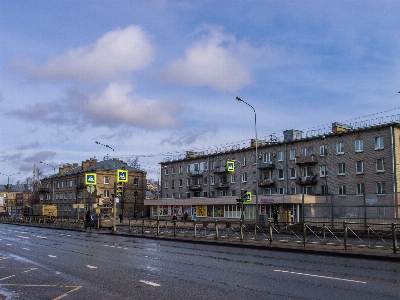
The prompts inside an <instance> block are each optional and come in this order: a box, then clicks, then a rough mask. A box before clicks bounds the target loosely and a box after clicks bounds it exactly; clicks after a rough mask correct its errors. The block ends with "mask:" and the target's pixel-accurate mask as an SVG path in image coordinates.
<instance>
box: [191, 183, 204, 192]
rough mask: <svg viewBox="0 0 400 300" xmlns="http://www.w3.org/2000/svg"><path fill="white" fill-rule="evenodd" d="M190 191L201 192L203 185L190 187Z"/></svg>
mask: <svg viewBox="0 0 400 300" xmlns="http://www.w3.org/2000/svg"><path fill="white" fill-rule="evenodd" d="M189 190H190V191H200V190H201V185H200V184H193V185H189Z"/></svg>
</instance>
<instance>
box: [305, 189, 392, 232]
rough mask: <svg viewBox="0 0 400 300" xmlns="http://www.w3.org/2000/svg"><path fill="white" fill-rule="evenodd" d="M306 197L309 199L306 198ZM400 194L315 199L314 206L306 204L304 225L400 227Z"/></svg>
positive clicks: (317, 197)
mask: <svg viewBox="0 0 400 300" xmlns="http://www.w3.org/2000/svg"><path fill="white" fill-rule="evenodd" d="M305 197H306V196H305ZM399 197H400V194H397V193H396V194H393V193H392V194H361V195H327V196H315V198H314V199H315V200H314V201H313V202H314V203H304V202H303V203H304V204H303V205H302V206H303V210H302V219H301V220H302V221H303V222H308V221H320V222H329V223H331V224H334V223H340V222H342V221H349V222H356V223H363V227H364V229H365V228H366V226H367V223H382V222H385V223H396V222H397V223H399V221H400V204H399Z"/></svg>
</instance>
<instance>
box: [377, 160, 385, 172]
mask: <svg viewBox="0 0 400 300" xmlns="http://www.w3.org/2000/svg"><path fill="white" fill-rule="evenodd" d="M384 171H385V166H384V160H383V158H381V159H377V160H376V172H384Z"/></svg>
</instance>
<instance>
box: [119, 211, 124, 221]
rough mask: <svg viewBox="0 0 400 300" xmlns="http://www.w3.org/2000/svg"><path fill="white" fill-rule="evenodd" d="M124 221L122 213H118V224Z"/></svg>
mask: <svg viewBox="0 0 400 300" xmlns="http://www.w3.org/2000/svg"><path fill="white" fill-rule="evenodd" d="M123 219H124V216H123V214H122V211H121V212H120V213H119V222H120V223H122V220H123Z"/></svg>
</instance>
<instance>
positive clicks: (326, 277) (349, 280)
mask: <svg viewBox="0 0 400 300" xmlns="http://www.w3.org/2000/svg"><path fill="white" fill-rule="evenodd" d="M274 272H281V273H289V274H295V275H302V276H310V277H318V278H325V279H332V280H341V281H348V282H356V283H367V282H366V281H359V280H352V279H345V278H339V277H330V276H323V275H315V274H307V273H298V272H290V271H284V270H274Z"/></svg>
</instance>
